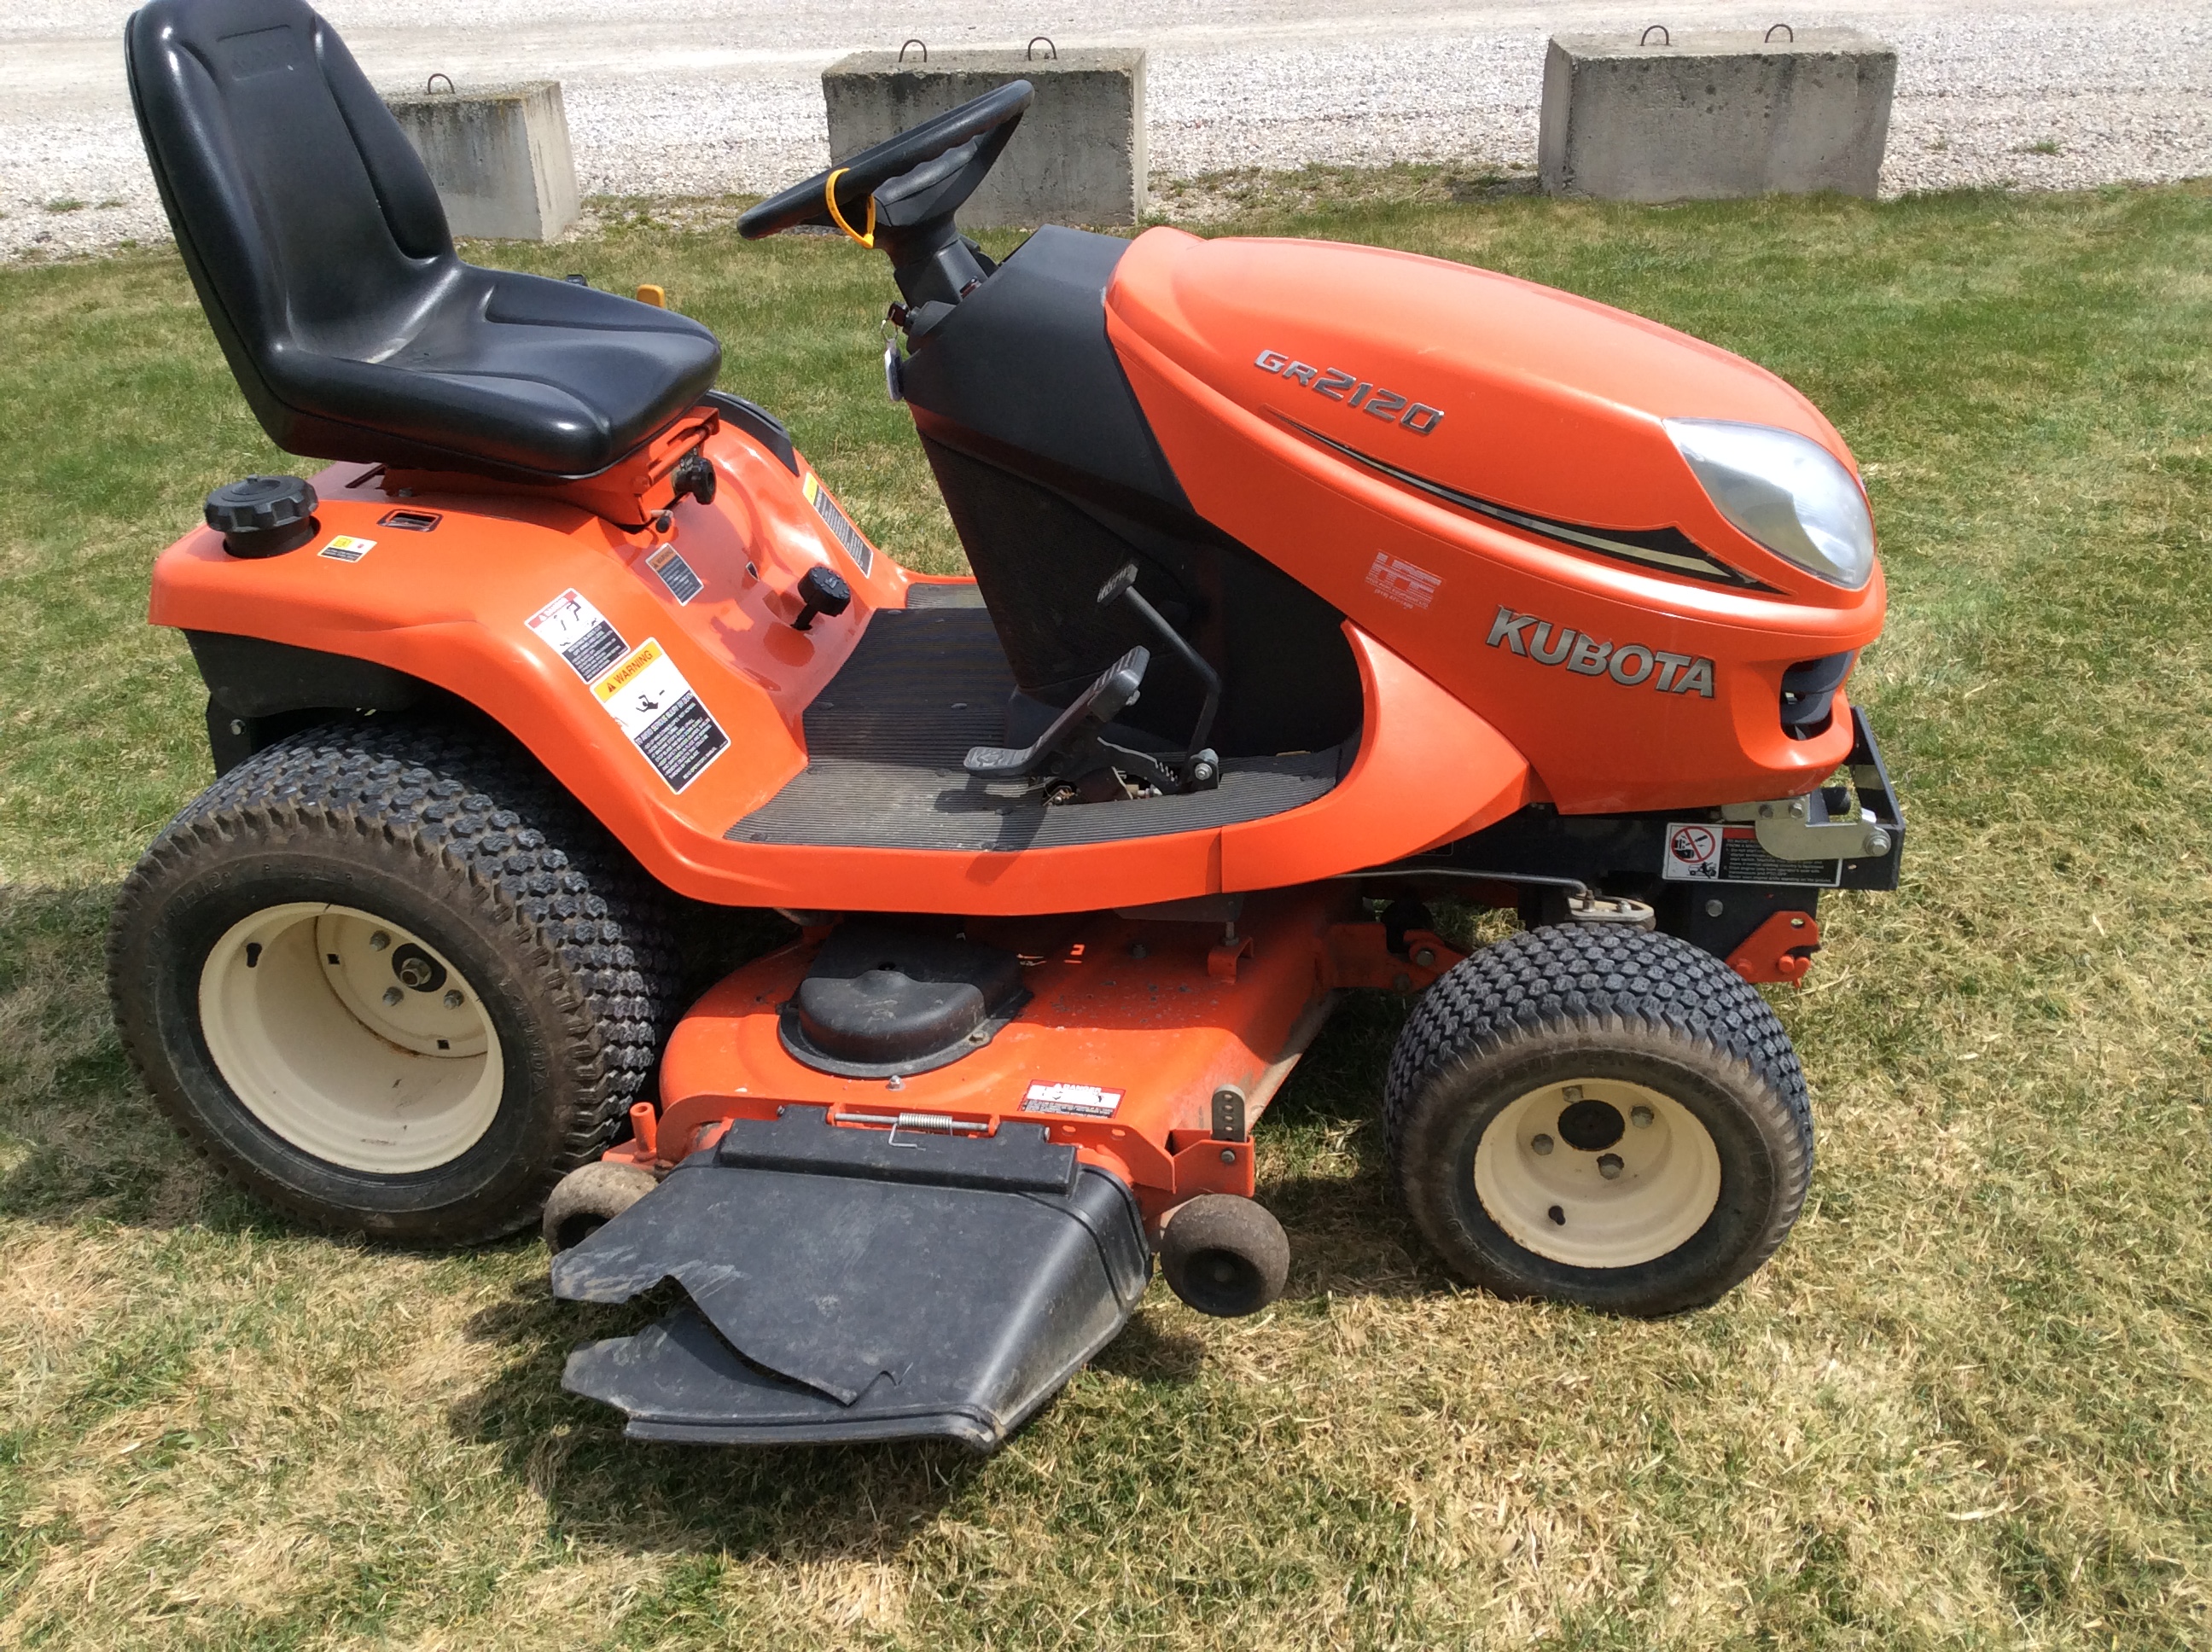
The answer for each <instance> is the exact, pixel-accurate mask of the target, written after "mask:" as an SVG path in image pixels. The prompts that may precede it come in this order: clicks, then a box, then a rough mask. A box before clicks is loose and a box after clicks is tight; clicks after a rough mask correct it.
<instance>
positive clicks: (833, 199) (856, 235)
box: [822, 167, 876, 247]
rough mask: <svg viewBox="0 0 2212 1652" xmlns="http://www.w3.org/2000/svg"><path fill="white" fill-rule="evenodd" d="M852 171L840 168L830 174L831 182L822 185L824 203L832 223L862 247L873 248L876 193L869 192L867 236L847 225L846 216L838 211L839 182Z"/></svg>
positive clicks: (874, 241)
mask: <svg viewBox="0 0 2212 1652" xmlns="http://www.w3.org/2000/svg"><path fill="white" fill-rule="evenodd" d="M852 170H853V169H852V168H851V167H838V168H837V169H836V171H835V172H833V173H830V174H829V182H827V183H825V184H824V185H822V203H823V205H824V206H826V207H828V208H829V222H831V223H833V224H836V226H837V228H840V229H842V230H843V231H844V232H845V233H846V234H848V235H850V236H851V237H852V238H853V239H854V240H856V241H858V242H860V245H861V246H867V247H872V246H875V244H876V196H875V191H873V190H871V191H868V233H867V234H865V235H864V234H861V233H860V231H859V230H857V229H855V228H853V226H852V225H850V224H848V223H847V222H845V215H844V214H843V213H842V212H840V211H838V210H837V180H838V179H840V178H842V177H843V176H844V175H845V174H846V173H848V172H850V171H852Z"/></svg>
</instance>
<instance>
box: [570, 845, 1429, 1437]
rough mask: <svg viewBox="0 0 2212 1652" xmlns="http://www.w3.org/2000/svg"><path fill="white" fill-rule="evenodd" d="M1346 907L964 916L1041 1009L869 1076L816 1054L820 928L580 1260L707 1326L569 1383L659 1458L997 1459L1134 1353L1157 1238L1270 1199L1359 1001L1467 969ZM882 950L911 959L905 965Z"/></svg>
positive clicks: (723, 1042)
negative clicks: (799, 1032)
mask: <svg viewBox="0 0 2212 1652" xmlns="http://www.w3.org/2000/svg"><path fill="white" fill-rule="evenodd" d="M1356 909H1357V903H1356V902H1355V901H1354V899H1353V897H1352V894H1351V892H1350V890H1349V887H1348V886H1329V885H1322V886H1320V887H1318V888H1309V889H1305V890H1297V891H1293V892H1287V893H1284V894H1280V895H1276V896H1266V897H1255V898H1254V899H1252V900H1251V901H1249V902H1246V903H1244V905H1243V908H1242V911H1241V912H1240V914H1239V921H1238V923H1237V926H1235V928H1234V929H1233V931H1232V930H1231V928H1230V927H1229V926H1226V925H1225V923H1224V922H1223V921H1222V920H1220V919H1219V918H1218V917H1216V918H1214V919H1212V920H1211V921H1200V920H1178V919H1176V917H1174V916H1172V915H1170V916H1167V917H1158V916H1153V917H1141V916H1140V917H1127V916H1121V915H1117V914H1112V913H1102V914H1091V916H1089V917H1087V918H1074V919H1066V920H1030V921H1022V920H997V921H990V922H987V921H984V920H969V922H968V924H967V926H966V935H967V938H968V941H969V943H971V944H978V945H981V946H985V947H1003V948H1006V949H1009V950H1011V951H1014V952H1015V953H1017V954H1018V956H1019V957H1020V959H1021V974H1022V977H1023V983H1022V984H1023V987H1024V991H1025V993H1026V997H1025V998H1024V999H1023V1000H1022V1001H1021V1002H1020V1005H1019V1007H1018V1011H1015V1012H1014V1013H1012V1015H1011V1016H1010V1017H1006V1018H1003V1019H1000V1020H996V1021H991V1022H986V1023H983V1024H982V1025H981V1026H979V1028H978V1029H977V1031H978V1034H979V1035H980V1036H979V1039H978V1042H976V1045H975V1048H974V1049H973V1051H972V1053H969V1054H965V1055H963V1056H961V1057H959V1058H958V1059H957V1060H951V1061H950V1062H947V1063H945V1064H944V1065H939V1066H926V1065H924V1064H925V1063H926V1062H927V1061H929V1060H935V1059H936V1058H935V1057H933V1056H925V1057H921V1058H917V1060H916V1062H915V1064H914V1065H913V1066H911V1067H910V1069H909V1070H908V1072H904V1073H893V1074H892V1075H890V1077H888V1078H885V1077H875V1078H854V1077H849V1076H843V1075H841V1074H838V1073H836V1072H825V1071H823V1070H822V1069H821V1068H820V1067H819V1066H813V1065H810V1064H809V1063H808V1062H807V1061H805V1060H801V1059H799V1056H798V1055H796V1054H794V1053H793V1048H792V1043H791V1041H790V1038H789V1023H788V1019H787V1017H789V1015H790V1014H791V1006H792V1005H793V1001H794V999H796V997H797V995H798V993H799V988H800V987H801V984H802V983H803V982H804V981H806V980H807V979H808V977H809V972H810V970H811V969H813V968H814V967H815V965H816V963H817V959H819V958H823V957H832V956H834V955H833V954H831V953H829V952H827V951H825V942H824V938H823V937H822V936H818V935H817V936H813V937H811V938H807V939H805V940H803V941H801V942H799V943H798V944H795V945H793V946H790V947H787V948H786V949H784V950H783V951H780V952H776V953H774V954H772V955H770V956H769V957H765V958H762V959H760V960H758V961H757V962H756V963H751V964H749V965H747V966H746V967H745V968H744V969H740V970H738V972H737V973H736V974H734V975H731V976H730V977H729V978H728V979H727V980H726V981H723V982H722V983H721V984H720V986H718V987H715V988H714V989H713V990H712V991H711V992H709V993H708V994H707V996H706V997H705V998H704V999H702V1000H701V1001H700V1002H699V1004H698V1005H696V1007H695V1008H694V1009H693V1010H692V1011H691V1012H690V1014H689V1015H687V1016H686V1017H684V1021H683V1022H682V1023H681V1024H679V1025H678V1028H677V1029H676V1032H675V1034H674V1036H672V1037H671V1040H670V1042H669V1044H668V1047H667V1050H666V1053H665V1056H664V1058H663V1060H662V1066H661V1088H662V1095H663V1098H664V1099H663V1106H662V1108H661V1110H660V1113H659V1117H658V1119H657V1120H656V1119H655V1118H653V1116H652V1115H653V1109H652V1108H650V1107H648V1106H646V1105H644V1104H642V1103H641V1104H640V1107H639V1108H637V1109H636V1110H635V1113H634V1116H637V1115H639V1114H641V1115H642V1116H639V1117H638V1123H639V1127H640V1129H639V1135H638V1138H637V1139H635V1141H633V1142H631V1143H629V1144H626V1145H624V1146H623V1147H619V1148H617V1149H615V1150H613V1151H611V1152H610V1153H609V1155H608V1157H609V1158H610V1159H611V1160H613V1161H615V1162H617V1163H620V1162H622V1161H623V1160H624V1159H625V1158H627V1159H628V1160H629V1162H631V1163H640V1164H643V1165H646V1166H648V1167H651V1168H654V1169H659V1167H662V1166H666V1165H670V1164H672V1165H673V1167H674V1168H673V1169H670V1170H669V1171H668V1173H667V1175H665V1178H664V1179H663V1181H661V1183H660V1185H659V1187H657V1188H655V1189H654V1190H653V1191H652V1192H649V1193H646V1194H645V1195H644V1197H643V1198H641V1199H640V1200H638V1201H637V1202H636V1203H635V1205H632V1206H629V1208H628V1209H627V1210H625V1211H623V1212H622V1213H621V1214H620V1215H618V1216H617V1217H616V1218H614V1219H613V1220H612V1221H611V1222H609V1223H608V1224H607V1225H606V1226H605V1227H604V1228H602V1229H600V1230H599V1232H598V1233H596V1234H594V1235H593V1236H592V1237H590V1238H588V1239H586V1240H585V1241H584V1242H582V1243H581V1244H580V1245H579V1246H577V1247H575V1248H574V1249H571V1250H568V1251H564V1252H562V1254H561V1255H560V1256H559V1257H558V1259H557V1260H556V1262H555V1264H554V1272H553V1288H554V1292H555V1294H556V1296H560V1297H567V1298H569V1299H571V1300H575V1301H586V1302H599V1303H615V1302H624V1301H628V1300H629V1299H630V1298H631V1297H635V1296H639V1295H641V1294H643V1293H645V1292H647V1291H651V1290H653V1288H654V1287H655V1286H657V1285H659V1284H660V1282H661V1281H662V1280H664V1279H672V1280H674V1281H675V1282H676V1283H677V1284H678V1285H680V1286H682V1288H683V1289H684V1291H685V1292H686V1293H687V1294H688V1296H689V1297H690V1302H689V1303H688V1305H686V1306H684V1307H682V1308H679V1309H678V1310H677V1311H675V1312H674V1313H673V1314H671V1315H669V1316H668V1317H666V1318H665V1319H663V1320H661V1321H659V1322H658V1323H657V1324H655V1325H653V1326H652V1327H648V1328H647V1329H646V1330H644V1331H642V1332H641V1333H638V1334H636V1335H635V1336H632V1337H629V1338H618V1339H610V1340H606V1341H602V1342H599V1343H596V1344H593V1345H591V1346H590V1347H588V1348H586V1349H583V1350H581V1351H579V1352H578V1353H577V1354H576V1355H575V1356H574V1358H573V1359H572V1360H571V1361H570V1363H569V1366H568V1376H567V1378H566V1382H567V1384H568V1387H569V1388H570V1389H571V1390H573V1391H574V1392H576V1393H579V1394H587V1395H589V1396H591V1397H592V1398H595V1399H599V1400H605V1401H606V1402H607V1403H608V1404H610V1405H612V1406H617V1407H618V1408H619V1409H621V1410H622V1411H623V1412H625V1413H626V1414H627V1415H628V1417H629V1432H630V1433H631V1434H632V1435H633V1436H636V1437H639V1438H648V1439H686V1440H696V1441H722V1442H756V1443H757V1442H768V1441H773V1440H789V1441H813V1440H829V1439H884V1438H892V1437H902V1436H925V1435H940V1436H949V1437H951V1438H956V1439H959V1440H963V1441H964V1442H967V1443H969V1444H970V1445H973V1446H975V1447H977V1448H979V1449H990V1448H992V1447H994V1446H995V1445H996V1444H997V1443H998V1442H999V1441H1000V1440H1001V1439H1002V1438H1003V1437H1004V1436H1005V1434H1006V1430H1010V1429H1011V1428H1012V1427H1014V1426H1015V1425H1016V1424H1018V1422H1019V1421H1020V1420H1021V1418H1023V1417H1024V1416H1026V1415H1027V1414H1028V1413H1029V1412H1030V1411H1031V1410H1033V1409H1034V1408H1035V1407H1036V1406H1037V1405H1039V1404H1042V1401H1043V1400H1044V1399H1045V1398H1047V1397H1048V1395H1049V1394H1051V1393H1052V1392H1053V1391H1054V1390H1055V1389H1057V1388H1059V1387H1060V1385H1061V1384H1062V1383H1064V1382H1066V1380H1067V1379H1068V1377H1069V1376H1072V1375H1073V1373H1074V1371H1075V1370H1077V1369H1078V1368H1079V1366H1080V1365H1081V1364H1083V1362H1084V1361H1085V1360H1086V1359H1088V1358H1089V1357H1091V1355H1092V1354H1094V1353H1095V1352H1097V1350H1098V1349H1099V1348H1101V1347H1103V1346H1104V1345H1105V1344H1106V1342H1108V1341H1109V1340H1110V1339H1112V1337H1113V1335H1114V1334H1115V1332H1117V1331H1118V1330H1119V1329H1120V1328H1121V1325H1122V1323H1123V1322H1124V1321H1126V1320H1127V1317H1128V1315H1129V1314H1130V1312H1131V1311H1132V1310H1133V1309H1134V1307H1135V1305H1136V1302H1137V1298H1138V1297H1139V1295H1140V1294H1141V1293H1142V1291H1143V1290H1144V1286H1145V1282H1146V1278H1147V1277H1148V1275H1149V1272H1150V1251H1149V1249H1148V1248H1147V1235H1148V1234H1149V1233H1151V1232H1152V1231H1153V1230H1157V1229H1158V1225H1159V1224H1160V1221H1161V1219H1162V1218H1163V1216H1164V1214H1165V1213H1166V1212H1168V1211H1169V1210H1170V1209H1172V1208H1173V1207H1174V1206H1176V1205H1179V1204H1181V1203H1182V1201H1184V1200H1189V1199H1191V1198H1193V1197H1194V1196H1196V1195H1198V1194H1200V1193H1233V1194H1239V1195H1243V1196H1247V1197H1249V1195H1250V1193H1251V1192H1252V1189H1253V1156H1252V1141H1251V1127H1252V1125H1253V1123H1254V1122H1255V1121H1257V1119H1258V1118H1259V1117H1260V1115H1261V1114H1262V1113H1263V1112H1264V1111H1265V1110H1266V1108H1267V1104H1268V1103H1269V1102H1270V1101H1272V1100H1273V1096H1274V1095H1275V1093H1276V1091H1277V1090H1279V1088H1280V1086H1281V1084H1282V1082H1283V1080H1284V1079H1285V1078H1287V1077H1288V1076H1289V1074H1290V1072H1291V1068H1292V1067H1294V1066H1296V1065H1297V1060H1298V1058H1299V1056H1300V1055H1301V1054H1303V1053H1304V1049H1305V1047H1306V1045H1307V1043H1308V1042H1310V1040H1311V1038H1312V1037H1313V1036H1314V1035H1315V1033H1316V1032H1317V1031H1318V1030H1319V1029H1320V1028H1321V1026H1322V1023H1323V1021H1324V1020H1325V1019H1326V1017H1327V1015H1328V1011H1329V1009H1330V1008H1331V1007H1332V1006H1333V1005H1334V1002H1335V1000H1336V998H1337V995H1338V989H1339V988H1340V987H1352V986H1385V987H1388V986H1400V987H1413V986H1417V985H1418V986H1426V985H1427V984H1428V983H1429V982H1430V981H1432V980H1434V979H1435V978H1436V976H1437V975H1440V974H1441V973H1442V972H1443V970H1445V969H1448V968H1449V967H1450V965H1451V964H1452V963H1454V962H1456V960H1457V959H1458V957H1460V955H1459V954H1458V953H1457V952H1455V951H1452V950H1451V949H1450V948H1449V947H1447V946H1445V945H1444V944H1443V942H1441V941H1439V940H1437V938H1435V937H1434V936H1431V935H1427V934H1425V933H1420V932H1415V933H1414V934H1413V935H1412V936H1411V937H1409V939H1408V946H1407V951H1408V954H1409V956H1407V957H1395V956H1393V955H1391V954H1390V953H1389V951H1387V947H1386V937H1385V932H1384V927H1383V925H1382V924H1379V923H1375V922H1364V921H1346V920H1347V919H1351V918H1353V917H1355V916H1356ZM886 950H888V949H886Z"/></svg>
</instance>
